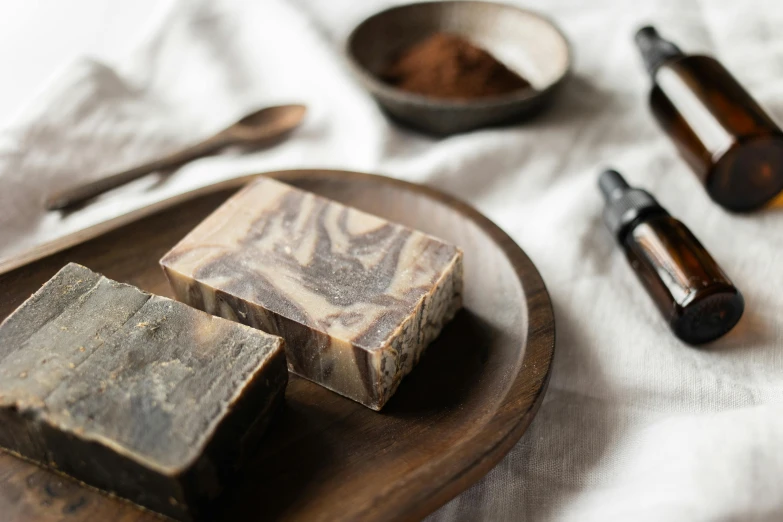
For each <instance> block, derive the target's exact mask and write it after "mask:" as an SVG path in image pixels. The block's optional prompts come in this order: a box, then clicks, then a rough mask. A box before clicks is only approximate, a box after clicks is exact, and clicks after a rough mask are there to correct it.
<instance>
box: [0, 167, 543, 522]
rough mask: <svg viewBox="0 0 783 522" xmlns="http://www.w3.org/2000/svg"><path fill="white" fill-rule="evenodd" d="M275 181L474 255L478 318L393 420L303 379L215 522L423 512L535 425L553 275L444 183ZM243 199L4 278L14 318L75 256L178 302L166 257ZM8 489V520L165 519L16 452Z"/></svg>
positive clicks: (159, 217) (314, 176)
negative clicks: (438, 187) (547, 282)
mask: <svg viewBox="0 0 783 522" xmlns="http://www.w3.org/2000/svg"><path fill="white" fill-rule="evenodd" d="M272 176H273V177H275V178H278V179H282V180H284V181H286V182H288V183H292V184H294V185H296V186H298V187H300V188H303V189H305V190H310V191H313V192H316V193H318V194H321V195H323V196H326V197H329V198H332V199H335V200H338V201H341V202H343V203H346V204H349V205H352V206H355V207H358V208H360V209H362V210H365V211H368V212H372V213H374V214H376V215H379V216H381V217H384V218H386V219H389V220H392V221H396V222H399V223H402V224H405V225H408V226H411V227H413V228H418V229H420V230H422V231H424V232H428V233H430V234H433V235H436V236H438V237H441V238H443V239H445V240H446V241H449V242H452V243H455V244H457V245H458V246H460V247H461V248H462V249H463V251H464V252H465V309H464V310H463V311H462V312H460V314H458V316H457V317H456V318H455V320H454V321H453V322H452V323H451V324H450V325H449V326H448V327H447V328H446V329H445V330H444V332H443V334H442V335H441V336H440V337H439V339H438V340H436V342H435V343H434V344H433V345H432V346H431V347H430V349H429V350H428V352H427V354H426V355H425V356H424V357H423V358H422V361H421V363H420V364H419V365H418V366H417V368H416V369H415V370H414V371H413V372H412V373H411V374H410V375H409V376H408V377H407V378H406V380H405V382H404V383H403V385H402V386H400V389H399V391H398V392H397V394H396V395H395V396H394V397H393V398H392V399H391V400H390V401H389V403H388V404H387V406H386V408H385V409H384V411H383V413H376V412H373V411H371V410H369V409H367V408H365V407H363V406H361V405H359V404H357V403H354V402H353V401H350V400H348V399H345V398H343V397H340V396H338V395H336V394H334V393H331V392H329V391H327V390H325V389H323V388H320V387H319V386H317V385H315V384H312V383H310V382H308V381H305V380H303V379H299V378H296V377H292V379H291V382H290V384H289V387H288V390H287V393H286V406H285V408H284V409H283V411H282V413H281V414H280V417H279V419H277V422H276V423H275V424H274V425H273V426H272V428H271V429H270V432H269V435H268V436H267V438H266V440H265V442H264V443H263V445H262V446H261V447H260V448H259V450H258V452H257V454H256V455H254V456H253V458H252V459H250V461H249V462H248V463H247V466H246V469H245V471H244V472H243V473H242V474H241V475H240V476H238V477H237V479H236V481H235V485H234V486H233V487H232V488H230V489H229V490H228V491H227V492H226V494H225V495H223V497H222V499H221V500H220V502H219V503H218V505H217V506H216V508H215V513H214V516H213V518H214V519H215V520H260V519H261V520H307V521H311V520H315V521H319V520H323V521H331V520H415V519H419V518H422V517H423V516H425V515H426V514H428V513H430V512H432V511H433V510H435V509H437V508H438V507H439V506H441V505H442V504H443V503H445V502H446V501H447V500H449V499H450V498H452V497H453V496H455V495H456V494H458V493H459V492H461V491H462V490H464V489H465V488H466V487H468V486H469V485H470V484H471V483H473V482H475V481H476V480H477V479H478V478H480V477H481V476H482V475H484V474H485V473H486V472H487V471H488V470H489V469H490V468H491V467H492V466H493V465H494V464H496V463H497V461H498V460H499V459H500V458H501V457H502V456H503V455H504V454H505V453H506V452H507V451H508V450H509V449H510V448H511V447H512V446H513V445H514V444H515V443H516V441H517V440H518V439H519V437H520V436H521V435H522V434H523V433H524V431H525V430H526V429H527V427H528V425H529V424H530V422H531V421H532V419H533V416H534V415H535V413H536V411H537V409H538V406H539V405H540V403H541V400H542V398H543V395H544V391H545V389H546V384H547V382H548V378H549V370H550V363H551V360H552V355H553V351H554V318H553V314H552V307H551V303H550V301H549V296H548V294H547V292H546V289H545V287H544V284H543V281H542V280H541V277H540V276H539V274H538V272H537V271H536V269H535V267H534V266H533V264H532V263H531V262H530V260H529V259H528V258H527V256H526V255H525V254H524V252H522V250H520V249H519V247H518V246H517V245H516V244H514V242H513V241H512V240H511V239H510V238H509V237H508V236H507V235H506V234H505V233H503V232H502V231H501V230H500V229H499V228H497V227H496V226H495V225H493V224H492V223H491V222H490V221H489V220H487V219H486V218H485V217H483V216H481V215H480V214H479V213H478V212H476V211H475V210H474V209H472V208H471V207H469V206H468V205H465V204H464V203H461V202H459V201H457V200H454V199H453V198H451V197H449V196H447V195H445V194H443V193H440V192H437V191H435V190H433V189H430V188H427V187H423V186H417V185H412V184H409V183H405V182H402V181H396V180H391V179H388V178H383V177H380V176H372V175H367V174H359V173H347V172H339V171H286V172H278V173H273V174H272ZM228 195H230V192H221V193H218V194H214V195H211V196H202V197H200V198H198V199H196V200H194V201H192V202H189V203H183V204H181V205H179V206H177V207H174V208H172V209H169V210H167V211H165V212H162V213H159V214H156V215H153V216H150V217H147V218H145V219H144V220H142V221H139V222H137V223H134V224H131V225H127V226H125V227H123V228H121V229H118V230H116V231H114V232H112V233H110V234H107V235H105V236H102V237H100V238H97V239H94V240H92V241H90V242H88V243H85V244H83V245H80V246H77V247H74V248H71V249H70V250H67V251H64V252H61V253H58V254H55V255H53V256H50V257H47V258H45V259H42V260H40V261H38V262H36V263H34V264H32V265H28V266H26V267H23V268H20V269H17V270H15V271H13V272H10V273H8V274H5V275H3V276H0V288H2V289H3V299H2V301H1V302H0V318H3V317H5V316H6V315H7V314H8V313H10V312H11V311H12V310H13V308H14V307H16V306H17V305H18V304H20V303H21V302H22V301H23V300H24V299H25V298H26V297H28V296H29V295H30V293H32V292H33V291H34V290H35V289H37V288H38V287H39V286H40V285H41V284H42V283H43V282H44V281H46V280H47V279H48V278H49V277H51V276H52V275H53V274H54V273H55V272H56V271H57V270H58V269H59V268H61V267H62V265H64V264H65V263H66V262H68V261H76V262H79V263H82V264H84V265H86V266H88V267H90V268H91V269H93V270H96V271H98V272H101V273H104V274H105V275H106V276H107V277H110V278H113V279H116V280H119V281H123V282H128V283H131V284H135V285H137V286H139V287H141V288H142V289H144V290H147V291H151V292H154V293H158V294H162V295H171V293H170V290H169V288H168V287H167V284H166V281H165V278H164V277H163V273H162V271H161V270H160V268H159V267H158V264H157V261H158V259H159V258H160V257H161V256H162V254H163V253H165V252H166V251H167V250H168V249H169V248H170V247H171V246H172V245H174V244H175V243H176V242H177V241H178V240H179V239H180V238H181V237H183V236H184V235H185V234H186V233H187V232H188V231H189V230H190V229H191V228H192V227H193V226H194V225H195V224H196V223H198V222H199V221H200V220H201V219H203V218H204V217H205V216H206V215H207V214H208V213H209V212H210V211H211V210H213V209H214V208H216V207H217V206H218V205H219V204H220V203H221V202H222V201H224V200H225V199H226V198H227V197H228ZM0 484H2V486H1V487H0V513H2V514H3V516H4V519H6V520H12V521H23V520H24V521H27V520H42V521H55V520H62V521H90V520H95V521H103V520H128V521H130V520H133V521H137V520H153V519H154V518H155V515H153V514H151V513H149V512H144V511H142V510H140V509H138V508H136V507H134V506H131V505H129V504H127V503H125V502H121V501H118V500H116V499H112V498H109V497H107V496H105V495H102V494H100V493H98V492H96V491H94V490H91V489H88V488H85V487H82V486H79V485H77V484H75V483H73V482H72V481H70V480H69V479H65V478H62V477H60V476H58V475H56V474H53V473H52V472H50V471H46V470H42V469H39V468H37V467H35V466H34V465H32V464H29V463H27V462H24V461H22V460H20V459H17V458H15V457H13V456H10V455H7V454H0Z"/></svg>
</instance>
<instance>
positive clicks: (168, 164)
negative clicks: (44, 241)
mask: <svg viewBox="0 0 783 522" xmlns="http://www.w3.org/2000/svg"><path fill="white" fill-rule="evenodd" d="M231 141H232V140H231V137H230V136H229V135H228V134H227V133H224V132H220V133H218V134H215V135H214V136H212V137H211V138H207V139H206V140H204V141H201V142H199V143H197V144H195V145H192V146H190V147H187V148H184V149H182V150H179V151H177V152H175V153H173V154H170V155H168V156H164V157H162V158H158V159H155V160H152V161H150V162H148V163H144V164H143V165H138V166H136V167H133V168H131V169H128V170H123V171H121V172H117V173H116V174H112V175H111V176H106V177H104V178H100V179H97V180H95V181H92V182H90V183H86V184H84V185H79V186H76V187H73V188H70V189H66V190H63V191H61V192H57V193H55V194H54V195H52V196H51V197H49V199H47V200H46V208H47V210H62V209H64V208H68V207H71V206H74V205H77V204H79V203H82V202H84V201H87V200H89V199H92V198H94V197H96V196H99V195H101V194H103V193H104V192H108V191H109V190H112V189H114V188H117V187H119V186H121V185H124V184H126V183H130V182H131V181H133V180H135V179H138V178H141V177H142V176H146V175H147V174H150V173H152V172H156V171H161V170H167V169H171V168H174V167H178V166H180V165H182V164H184V163H187V162H189V161H193V160H194V159H198V158H202V157H204V156H208V155H210V154H212V153H214V152H215V151H217V150H219V149H222V148H223V147H226V146H227V145H229V144H230V143H231Z"/></svg>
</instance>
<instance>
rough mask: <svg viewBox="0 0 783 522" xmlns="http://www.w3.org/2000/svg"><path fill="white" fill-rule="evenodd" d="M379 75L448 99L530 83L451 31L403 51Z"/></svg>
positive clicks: (406, 87) (402, 86)
mask: <svg viewBox="0 0 783 522" xmlns="http://www.w3.org/2000/svg"><path fill="white" fill-rule="evenodd" d="M381 76H382V78H383V79H384V80H385V81H386V82H388V83H389V84H391V85H394V86H395V87H399V88H400V89H403V90H406V91H410V92H414V93H417V94H423V95H425V96H433V97H437V98H449V99H461V100H466V99H472V98H483V97H487V96H498V95H501V94H506V93H509V92H512V91H516V90H519V89H524V88H526V87H530V83H529V82H528V81H527V80H525V79H524V78H522V77H521V76H519V75H518V74H516V73H515V72H513V71H511V70H510V69H509V68H508V67H506V66H505V65H503V64H502V63H501V62H500V61H498V60H497V59H496V58H495V57H494V56H492V55H491V54H490V53H488V52H487V51H485V50H484V49H481V48H480V47H477V46H475V45H473V44H472V43H471V42H469V41H468V40H466V39H464V38H462V37H460V36H457V35H455V34H450V33H435V34H433V35H432V36H430V37H428V38H426V39H424V40H422V41H421V42H418V43H416V44H414V45H413V46H411V47H410V48H408V49H406V50H405V51H403V52H402V53H401V54H400V55H399V56H398V57H397V58H396V59H395V60H394V61H393V62H392V63H391V64H390V65H389V66H388V67H387V68H386V70H385V71H384V72H383V74H382V75H381Z"/></svg>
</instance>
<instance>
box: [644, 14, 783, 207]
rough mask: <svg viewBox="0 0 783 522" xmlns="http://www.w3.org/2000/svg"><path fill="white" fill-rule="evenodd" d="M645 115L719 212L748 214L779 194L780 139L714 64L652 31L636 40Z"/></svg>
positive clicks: (782, 172)
mask: <svg viewBox="0 0 783 522" xmlns="http://www.w3.org/2000/svg"><path fill="white" fill-rule="evenodd" d="M636 43H637V45H638V47H639V49H640V51H641V53H642V57H643V58H644V62H645V65H646V67H647V70H648V71H649V73H650V75H651V76H652V79H653V88H652V92H651V93H650V107H651V109H652V112H653V114H654V115H655V118H656V119H657V120H658V122H659V123H660V125H661V127H663V129H664V131H665V132H666V133H667V134H668V135H669V137H670V138H671V139H672V140H673V141H674V143H675V145H676V146H677V148H678V149H679V151H680V154H681V155H682V156H683V157H684V158H685V160H686V161H687V162H688V164H690V166H691V167H692V168H693V170H694V171H695V172H696V175H697V176H698V177H699V179H701V181H702V183H704V185H705V187H706V188H707V192H708V193H709V195H710V197H712V199H713V200H715V201H716V202H717V203H719V204H720V205H722V206H723V207H725V208H727V209H729V210H733V211H737V212H741V211H749V210H753V209H756V208H758V207H760V206H762V205H764V204H765V203H767V202H768V201H769V200H771V199H772V198H774V197H775V196H776V195H777V194H778V193H779V192H780V191H781V190H782V189H783V132H781V130H780V128H779V127H778V126H777V125H776V124H775V122H774V121H773V120H772V119H771V118H770V117H769V115H768V114H767V113H766V112H764V109H762V108H761V106H759V104H758V103H757V102H756V101H755V100H754V99H753V98H752V97H751V96H750V94H748V92H747V91H746V90H745V89H744V88H743V87H742V85H740V84H739V82H737V80H736V79H735V78H734V77H733V76H732V75H731V73H729V72H728V71H727V70H726V68H725V67H723V65H721V63H720V62H718V61H717V60H716V59H714V58H712V57H709V56H701V55H686V54H684V53H683V52H682V51H680V49H679V48H678V47H677V46H676V45H674V44H673V43H671V42H669V41H667V40H664V39H663V38H661V36H660V35H659V34H658V32H657V31H656V30H655V28H653V27H649V26H648V27H643V28H642V29H640V30H639V31H638V32H637V33H636Z"/></svg>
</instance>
